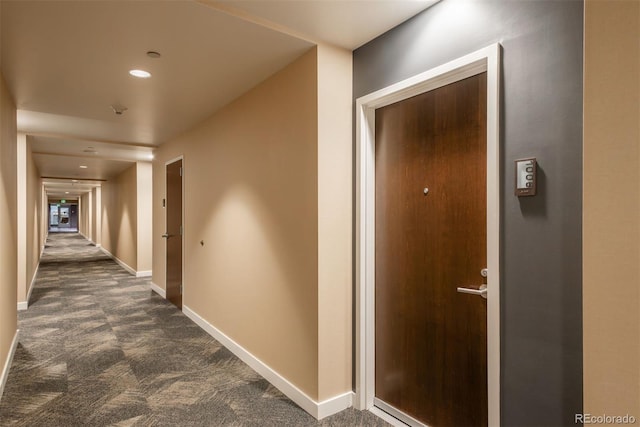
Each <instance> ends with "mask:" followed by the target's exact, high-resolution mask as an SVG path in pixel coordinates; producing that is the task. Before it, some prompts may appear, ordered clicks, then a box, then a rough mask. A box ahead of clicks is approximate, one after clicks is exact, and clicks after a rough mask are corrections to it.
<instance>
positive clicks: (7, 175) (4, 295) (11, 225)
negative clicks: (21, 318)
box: [0, 74, 17, 370]
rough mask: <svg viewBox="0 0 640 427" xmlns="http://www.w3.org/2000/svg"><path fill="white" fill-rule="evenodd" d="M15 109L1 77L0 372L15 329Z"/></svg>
mask: <svg viewBox="0 0 640 427" xmlns="http://www.w3.org/2000/svg"><path fill="white" fill-rule="evenodd" d="M16 140H17V132H16V107H15V104H14V102H13V99H12V98H11V95H10V94H9V92H8V91H7V87H6V84H5V81H4V77H3V76H2V75H1V74H0V236H2V238H1V239H0V369H2V370H3V369H4V367H5V363H6V362H7V357H8V356H9V352H10V350H11V343H12V341H13V338H14V336H15V333H16V329H17V315H16V310H17V307H16V301H17V287H16V283H17V258H16V251H17V243H16V224H17V222H16V217H17V212H16V200H17V196H16V188H17V187H16V185H17V184H16V176H17V175H16V174H17V171H16V165H17V157H16V156H17V152H16V147H17V145H16Z"/></svg>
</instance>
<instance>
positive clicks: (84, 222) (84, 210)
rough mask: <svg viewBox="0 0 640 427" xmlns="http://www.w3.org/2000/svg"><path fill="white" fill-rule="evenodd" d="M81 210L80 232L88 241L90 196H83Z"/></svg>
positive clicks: (80, 201)
mask: <svg viewBox="0 0 640 427" xmlns="http://www.w3.org/2000/svg"><path fill="white" fill-rule="evenodd" d="M78 205H79V208H78V210H79V211H80V212H79V213H80V215H79V218H78V231H79V232H80V233H81V234H83V235H84V236H85V237H86V238H87V239H90V236H89V234H90V233H89V206H90V203H89V194H88V193H86V194H83V195H81V196H80V199H79V203H78Z"/></svg>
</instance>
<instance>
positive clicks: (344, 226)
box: [318, 45, 353, 401]
mask: <svg viewBox="0 0 640 427" xmlns="http://www.w3.org/2000/svg"><path fill="white" fill-rule="evenodd" d="M351 85H352V54H351V52H350V51H347V50H344V49H339V48H334V47H329V46H323V45H320V46H318V399H319V400H320V401H322V400H325V399H328V398H331V397H334V396H336V395H339V394H343V393H345V392H348V391H350V390H351V366H352V359H351V342H352V340H351V328H352V317H351V316H352V306H351V295H352V275H351V268H352V259H351V258H352V214H351V206H352V203H353V201H352V185H351V182H352V179H353V175H352V164H353V159H352V152H353V145H352V144H353V143H352V133H351V127H352V110H353V108H352V99H351V96H352V87H351Z"/></svg>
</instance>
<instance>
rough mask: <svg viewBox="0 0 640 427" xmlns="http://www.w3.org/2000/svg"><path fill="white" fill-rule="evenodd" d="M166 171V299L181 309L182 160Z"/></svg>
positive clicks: (167, 167) (171, 165)
mask: <svg viewBox="0 0 640 427" xmlns="http://www.w3.org/2000/svg"><path fill="white" fill-rule="evenodd" d="M165 170H166V199H165V214H166V228H165V234H163V235H162V237H163V238H164V239H165V242H166V263H167V264H166V266H167V270H166V296H167V299H168V300H169V301H170V302H171V303H173V304H174V305H176V306H177V307H178V308H182V292H183V287H182V252H183V231H184V227H183V225H182V200H183V198H182V190H183V184H182V175H183V169H182V158H180V159H179V160H175V161H173V162H170V163H167V164H166V165H165Z"/></svg>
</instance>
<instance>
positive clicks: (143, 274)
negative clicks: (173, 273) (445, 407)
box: [136, 270, 153, 277]
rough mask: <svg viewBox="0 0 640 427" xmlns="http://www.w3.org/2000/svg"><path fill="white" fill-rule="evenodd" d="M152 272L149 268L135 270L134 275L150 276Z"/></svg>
mask: <svg viewBox="0 0 640 427" xmlns="http://www.w3.org/2000/svg"><path fill="white" fill-rule="evenodd" d="M152 274H153V272H152V271H151V270H142V271H136V277H151V276H152Z"/></svg>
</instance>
